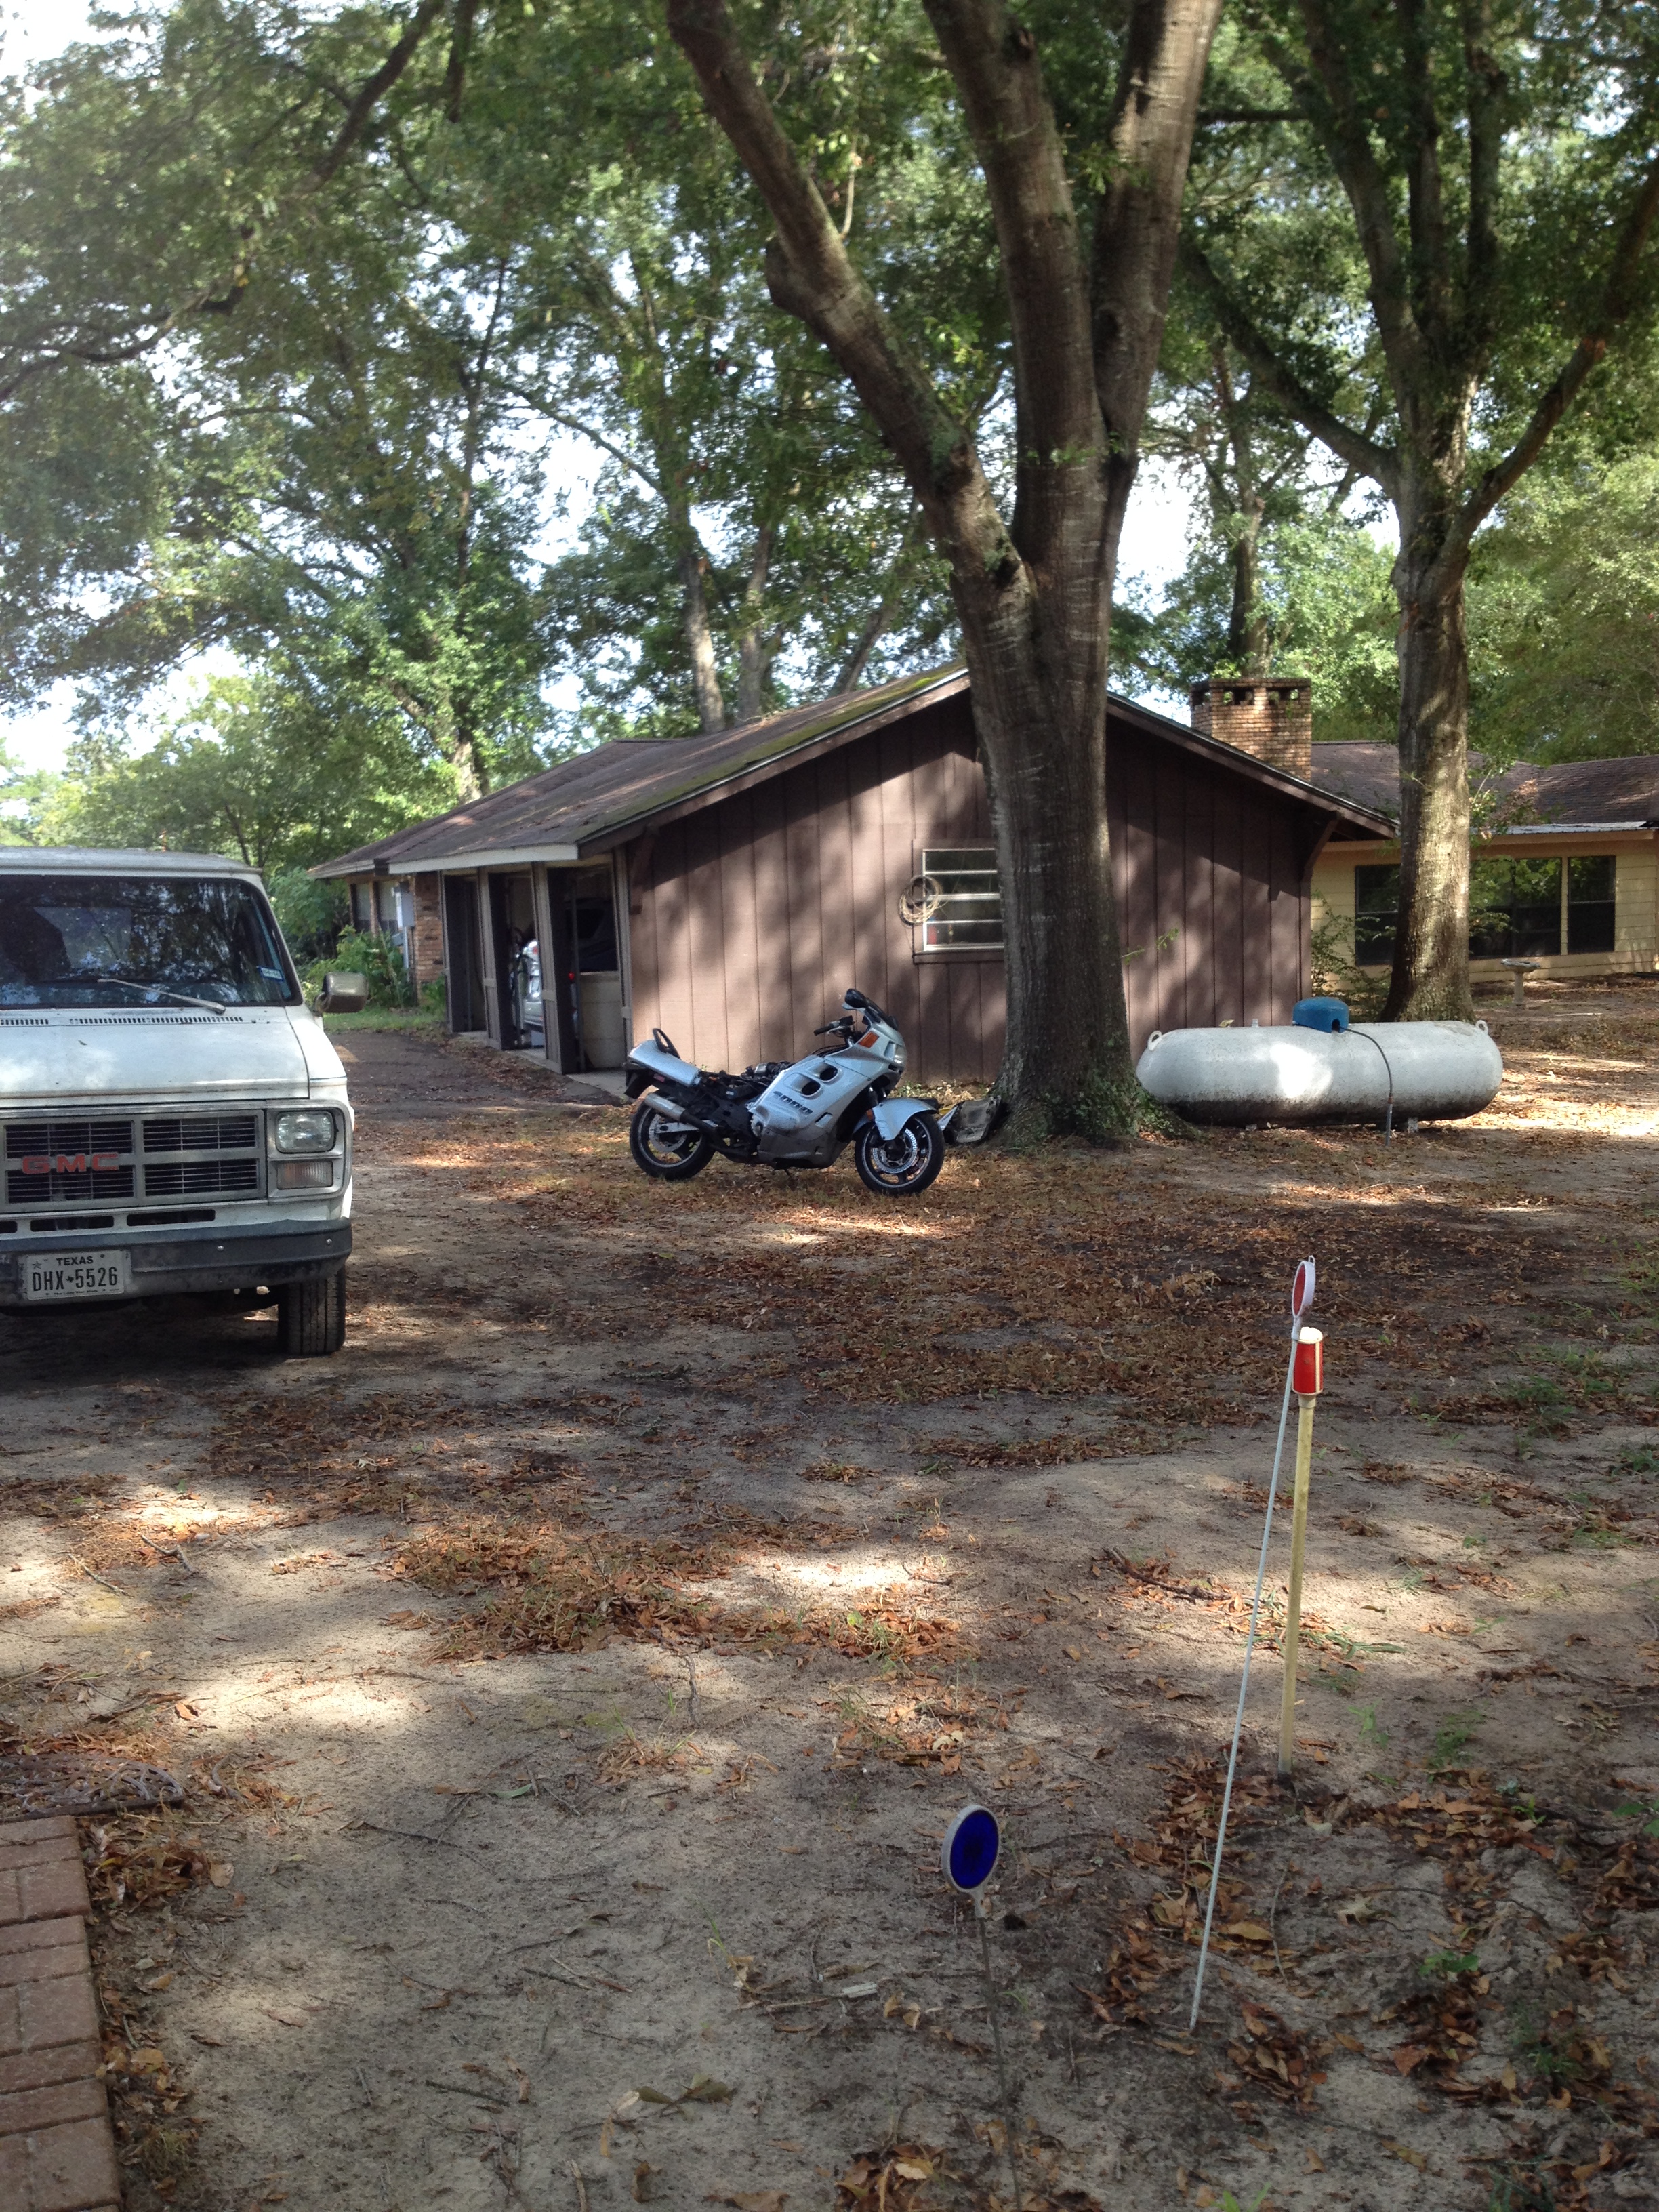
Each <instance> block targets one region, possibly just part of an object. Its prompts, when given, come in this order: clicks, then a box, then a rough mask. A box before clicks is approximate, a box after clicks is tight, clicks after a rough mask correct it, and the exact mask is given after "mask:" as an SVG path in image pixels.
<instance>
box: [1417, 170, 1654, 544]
mask: <svg viewBox="0 0 1659 2212" xmlns="http://www.w3.org/2000/svg"><path fill="white" fill-rule="evenodd" d="M1656 216H1659V157H1656V159H1655V160H1654V161H1653V163H1652V165H1651V167H1650V168H1649V170H1648V173H1647V175H1646V177H1645V178H1644V179H1643V183H1642V189H1641V191H1639V192H1638V194H1637V196H1636V201H1635V204H1634V205H1633V206H1632V209H1631V211H1630V216H1629V220H1628V221H1627V222H1626V225H1625V228H1624V231H1623V233H1622V234H1621V235H1620V240H1619V244H1618V246H1617V247H1616V248H1615V249H1614V252H1613V265H1612V267H1611V268H1610V269H1609V270H1608V271H1607V284H1606V287H1605V289H1603V291H1602V295H1601V310H1600V312H1599V313H1598V314H1597V315H1596V317H1595V321H1594V322H1593V323H1592V324H1591V325H1590V327H1589V330H1588V331H1585V333H1584V335H1583V337H1581V338H1580V339H1579V341H1578V343H1577V345H1576V346H1575V347H1574V348H1573V349H1572V351H1571V354H1569V355H1568V356H1567V358H1566V360H1565V362H1563V364H1562V366H1561V368H1560V369H1559V372H1558V373H1557V374H1556V375H1555V376H1554V378H1553V380H1551V382H1550V384H1549V385H1548V386H1547V388H1546V390H1545V392H1544V393H1543V395H1542V397H1541V398H1540V400H1539V402H1538V404H1537V406H1536V407H1534V410H1533V413H1532V420H1531V421H1530V422H1528V425H1527V427H1526V428H1525V429H1524V430H1523V431H1522V434H1521V435H1520V437H1519V438H1517V439H1516V442H1515V444H1514V445H1513V446H1512V447H1510V450H1509V452H1508V453H1506V454H1505V455H1504V459H1502V460H1501V461H1499V462H1498V465H1496V467H1494V468H1490V469H1488V470H1487V471H1486V475H1485V476H1484V477H1481V479H1480V483H1478V484H1477V485H1476V486H1475V488H1474V490H1473V491H1472V492H1471V493H1470V495H1469V496H1468V499H1467V500H1466V501H1464V503H1463V509H1462V513H1461V514H1460V515H1459V517H1458V523H1459V535H1460V538H1461V540H1462V544H1464V545H1467V544H1468V542H1469V540H1470V538H1473V537H1474V533H1475V532H1476V531H1477V530H1478V529H1479V528H1480V525H1481V524H1482V523H1483V522H1484V521H1485V520H1486V517H1487V516H1488V515H1489V514H1490V513H1492V509H1493V507H1496V506H1497V504H1498V501H1499V500H1500V499H1502V498H1503V497H1504V495H1505V493H1506V492H1509V491H1510V490H1512V489H1514V487H1515V486H1516V484H1517V483H1519V482H1520V481H1521V478H1522V477H1523V476H1525V474H1526V472H1527V471H1528V469H1529V468H1530V467H1531V466H1532V465H1533V463H1534V461H1535V460H1536V459H1538V456H1539V455H1540V453H1542V452H1543V450H1544V447H1545V444H1546V443H1547V440H1548V438H1549V435H1550V433H1551V431H1552V430H1553V429H1554V428H1555V426H1556V424H1557V423H1558V422H1559V421H1560V420H1561V417H1562V416H1564V415H1565V413H1566V411H1567V410H1568V408H1569V407H1571V404H1572V403H1573V401H1574V400H1575V399H1576V398H1577V396H1578V392H1579V391H1580V389H1581V387H1582V386H1583V384H1584V382H1585V380H1586V379H1587V378H1588V377H1589V374H1590V372H1591V370H1592V369H1594V368H1596V367H1598V366H1599V364H1600V363H1601V361H1602V359H1603V357H1604V356H1605V355H1606V353H1607V347H1608V346H1609V344H1610V343H1612V341H1613V338H1614V337H1616V335H1617V334H1618V331H1619V329H1620V325H1622V324H1623V323H1624V322H1625V321H1626V319H1628V317H1629V316H1630V314H1631V313H1632V309H1633V308H1634V307H1635V305H1636V297H1635V293H1636V278H1637V273H1638V270H1639V268H1640V266H1641V261H1642V255H1643V253H1644V250H1645V248H1646V246H1647V242H1648V239H1649V236H1650V234H1651V232H1652V229H1653V226H1654V221H1655V218H1656Z"/></svg>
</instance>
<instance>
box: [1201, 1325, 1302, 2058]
mask: <svg viewBox="0 0 1659 2212" xmlns="http://www.w3.org/2000/svg"><path fill="white" fill-rule="evenodd" d="M1300 1327H1301V1317H1300V1316H1297V1319H1296V1320H1295V1321H1293V1322H1291V1356H1290V1358H1289V1359H1288V1360H1287V1361H1286V1362H1285V1396H1284V1399H1283V1401H1282V1402H1281V1404H1280V1406H1279V1441H1278V1443H1276V1444H1275V1445H1274V1446H1273V1480H1272V1481H1271V1482H1270V1483H1269V1484H1268V1486H1267V1517H1266V1519H1265V1521H1264V1522H1263V1524H1262V1529H1261V1558H1260V1559H1258V1560H1257V1561H1256V1569H1255V1598H1254V1600H1253V1601H1252V1602H1251V1605H1250V1626H1249V1634H1248V1635H1247V1636H1246V1637H1245V1638H1244V1673H1243V1677H1242V1679H1241V1680H1240V1682H1239V1685H1238V1711H1237V1713H1236V1714H1235V1715H1234V1716H1233V1747H1232V1750H1231V1753H1229V1755H1228V1759H1227V1786H1226V1788H1225V1790H1223V1791H1222V1793H1221V1819H1220V1820H1219V1821H1218V1824H1217V1826H1216V1836H1215V1851H1214V1854H1213V1856H1212V1861H1211V1865H1210V1895H1209V1901H1208V1903H1207V1904H1206V1905H1205V1908H1204V1935H1203V1939H1202V1941H1201V1942H1200V1944H1199V1947H1198V1979H1197V1981H1196V1982H1195V1983H1194V1985H1193V2010H1192V2017H1191V2018H1190V2019H1189V2020H1188V2022H1187V2027H1188V2032H1189V2033H1190V2031H1191V2030H1192V2029H1194V2028H1195V2027H1197V2026H1198V2008H1199V2006H1200V2004H1201V2003H1202V2002H1203V1998H1204V1968H1205V1966H1206V1963H1207V1961H1208V1959H1209V1955H1210V1927H1211V1923H1212V1922H1213V1920H1214V1918H1215V1900H1216V1894H1217V1893H1218V1890H1219V1889H1220V1887H1221V1853H1222V1850H1223V1848H1224V1846H1225V1844H1226V1841H1227V1815H1228V1814H1229V1812H1230V1811H1231V1808H1232V1802H1233V1777H1234V1775H1235V1774H1236V1773H1237V1771H1238V1740H1239V1737H1240V1735H1242V1734H1243V1729H1244V1700H1245V1698H1246V1697H1247V1696H1248V1695H1249V1687H1250V1655H1251V1653H1252V1652H1253V1651H1254V1650H1255V1629H1256V1623H1257V1621H1258V1620H1260V1619H1261V1585H1262V1583H1263V1581H1264V1580H1265V1579H1266V1577H1267V1545H1268V1541H1269V1540H1270V1538H1271V1537H1272V1535H1273V1503H1274V1500H1275V1499H1276V1498H1278V1496H1279V1467H1280V1465H1281V1464H1282V1462H1283V1461H1284V1457H1285V1428H1286V1426H1287V1425H1288V1424H1289V1421H1290V1417H1291V1376H1292V1375H1293V1374H1294V1373H1295V1371H1296V1340H1297V1331H1298V1329H1299V1328H1300Z"/></svg>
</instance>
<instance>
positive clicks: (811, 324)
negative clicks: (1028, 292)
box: [668, 0, 1020, 589]
mask: <svg viewBox="0 0 1659 2212" xmlns="http://www.w3.org/2000/svg"><path fill="white" fill-rule="evenodd" d="M668 28H669V32H670V34H671V37H672V38H673V40H674V41H675V43H676V45H677V46H678V47H679V49H680V51H681V52H682V53H684V56H685V58H686V59H687V61H688V62H690V64H691V68H692V70H693V72H694V74H695V75H696V79H697V82H698V84H699V86H700V88H701V89H702V96H703V101H704V104H705V106H707V107H708V111H709V112H710V114H711V115H712V116H713V117H714V120H715V121H716V122H717V123H718V124H719V125H720V128H721V129H722V130H723V131H725V133H726V137H728V138H729V139H730V140H731V142H732V146H733V148H734V149H736V151H737V154H738V159H739V160H740V161H742V162H743V165H744V167H745V168H746V169H747V170H748V172H749V174H750V177H751V178H752V179H754V182H755V185H756V186H757V189H758V191H759V192H760V194H761V197H763V199H764V201H765V202H766V204H767V207H768V210H769V211H770V214H771V216H772V219H773V222H775V224H776V226H777V232H776V235H775V238H774V240H772V242H771V244H770V245H769V246H768V248H767V256H766V276H767V284H768V289H769V290H770V292H771V295H772V298H773V300H774V301H775V303H776V305H777V306H778V307H781V309H782V310H783V311H784V313H786V314H791V315H793V316H794V317H795V318H796V319H798V320H799V321H800V322H802V323H804V324H805V325H806V327H807V328H808V329H809V330H810V331H811V332H812V333H813V335H814V337H817V338H818V339H819V340H820V341H821V343H823V345H825V346H826V347H827V348H828V349H829V352H830V353H831V354H832V355H833V356H834V357H835V359H836V362H839V364H840V365H841V367H842V369H843V370H844V371H845V372H846V374H847V375H848V377H849V378H850V379H851V380H852V382H853V385H854V388H855V389H856V391H857V392H858V394H859V397H860V399H861V400H862V401H863V402H864V404H865V405H866V407H867V408H868V409H869V410H870V412H871V414H872V416H873V417H874V418H875V421H876V422H877V425H878V428H880V429H881V431H882V432H883V434H884V436H885V437H886V440H887V441H888V443H889V445H890V447H892V449H893V453H894V454H895V456H896V459H897V460H898V463H899V465H900V466H901V467H902V469H903V471H904V472H905V475H906V476H907V477H908V479H909V482H910V486H911V489H912V490H913V491H914V492H915V495H916V497H917V498H918V499H919V500H920V501H921V505H922V507H923V510H924V512H925V513H927V519H928V521H929V523H930V525H931V526H932V527H933V531H934V532H935V533H936V535H937V536H938V537H939V540H940V542H941V544H943V545H944V546H945V549H946V550H947V551H948V552H949V553H950V554H951V556H952V557H953V559H954V560H955V562H956V563H957V567H958V568H959V569H960V570H963V571H964V572H967V571H970V570H971V571H975V572H976V573H977V574H978V575H979V576H980V577H981V579H982V578H986V577H988V578H989V580H991V581H992V583H993V584H994V586H998V587H1000V588H1005V589H1006V587H1007V586H1010V585H1012V583H1013V582H1014V581H1015V580H1016V579H1017V578H1018V575H1019V574H1020V562H1019V560H1018V556H1017V554H1016V552H1015V550H1014V547H1013V544H1012V541H1011V540H1010V538H1009V536H1008V532H1007V530H1006V527H1005V526H1004V524H1003V521H1002V518H1001V517H1000V515H999V514H998V513H997V510H996V502H995V501H994V499H993V498H992V496H991V491H990V487H989V485H988V484H987V483H986V481H985V476H984V472H983V471H982V469H981V466H980V461H979V456H978V454H977V453H976V452H975V448H974V442H973V440H972V438H971V437H970V436H969V434H968V432H967V431H966V430H965V429H964V428H963V425H962V424H961V423H960V422H957V420H956V419H955V418H954V416H952V415H951V412H950V410H948V409H947V408H946V407H945V404H944V403H943V401H942V400H941V399H940V398H939V394H938V392H936V391H935V390H934V388H933V383H932V381H931V380H930V379H929V378H928V376H927V372H926V370H925V369H924V368H922V367H921V364H920V363H919V362H915V361H914V360H913V359H911V357H910V356H909V355H908V352H907V351H906V349H904V347H903V345H902V342H901V341H900V339H899V337H898V334H897V333H896V331H894V329H893V327H892V325H890V322H889V321H888V319H887V317H886V316H885V314H884V313H883V312H882V309H881V307H880V305H879V303H878V301H877V299H876V297H875V295H874V294H873V293H872V291H871V289H870V287H869V286H868V284H866V282H865V281H864V278H863V277H862V276H860V273H859V271H858V270H857V268H856V267H855V266H854V263H853V260H852V258H851V256H850V255H849V254H848V250H847V246H846V243H845V241H844V240H842V237H841V235H840V234H839V233H838V232H837V230H836V226H835V224H834V223H833V222H831V221H830V220H829V210H828V209H827V208H826V207H825V206H824V204H823V200H822V198H821V197H819V194H818V191H817V186H816V185H814V184H813V182H812V180H811V177H810V176H809V175H808V174H807V173H806V170H805V167H804V166H803V164H802V162H801V160H800V157H799V155H798V154H797V153H796V151H795V149H794V148H793V146H792V145H791V144H790V143H789V141H788V139H787V137H785V136H784V134H783V131H781V128H780V127H779V125H778V120H777V118H776V116H775V115H774V113H773V112H772V109H771V107H770V106H769V103H768V100H767V99H766V95H765V94H764V93H763V92H762V90H761V88H760V86H759V84H758V83H757V82H756V78H755V73H754V70H752V69H751V68H750V63H749V58H748V56H747V54H746V53H745V52H744V49H743V47H742V46H741V44H740V43H739V41H738V35H737V33H736V30H735V29H734V27H733V26H732V19H731V16H730V15H729V14H728V13H727V11H726V6H725V4H724V0H668Z"/></svg>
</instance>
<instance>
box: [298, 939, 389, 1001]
mask: <svg viewBox="0 0 1659 2212" xmlns="http://www.w3.org/2000/svg"><path fill="white" fill-rule="evenodd" d="M352 974H356V975H366V976H367V977H368V1003H369V1005H370V1006H413V1005H414V1004H415V994H414V992H413V991H412V990H411V989H410V981H409V970H408V969H407V968H406V967H405V966H404V956H403V953H402V952H401V951H400V950H399V949H398V946H397V945H396V944H394V943H393V941H392V939H391V938H389V937H372V936H369V935H368V934H367V933H365V932H363V931H362V930H359V929H343V930H342V931H341V932H340V938H339V942H338V943H337V945H336V946H335V948H334V950H333V951H332V952H331V954H330V955H329V957H327V958H326V959H323V960H313V962H312V963H311V965H310V966H309V967H308V968H307V969H306V971H305V974H304V975H303V976H302V977H301V981H303V983H304V984H305V987H306V996H307V999H314V998H315V997H316V995H317V994H318V992H319V991H320V990H321V989H322V987H323V978H324V977H325V975H352Z"/></svg>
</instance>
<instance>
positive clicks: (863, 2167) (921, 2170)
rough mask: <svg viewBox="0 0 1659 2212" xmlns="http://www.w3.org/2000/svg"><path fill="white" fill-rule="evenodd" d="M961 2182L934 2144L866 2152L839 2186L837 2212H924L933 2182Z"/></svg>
mask: <svg viewBox="0 0 1659 2212" xmlns="http://www.w3.org/2000/svg"><path fill="white" fill-rule="evenodd" d="M958 2178H959V2177H957V2176H956V2175H953V2174H951V2171H950V2169H949V2167H948V2166H946V2165H945V2153H944V2152H943V2151H942V2150H937V2149H935V2148H933V2146H932V2145H931V2144H927V2143H900V2144H899V2145H897V2146H896V2148H894V2149H892V2150H885V2151H882V2150H866V2151H862V2152H860V2154H859V2155H858V2157H857V2158H855V2159H854V2161H853V2163H852V2165H851V2166H848V2169H847V2171H846V2172H845V2173H844V2174H842V2177H841V2179H839V2180H838V2181H837V2182H836V2212H921V2208H923V2207H924V2206H926V2205H927V2203H928V2202H929V2198H928V2197H927V2194H925V2193H924V2192H926V2191H927V2185H928V2184H929V2183H930V2182H932V2181H938V2180H944V2179H952V2180H954V2179H958ZM933 2201H934V2202H937V2201H938V2200H937V2199H934V2200H933Z"/></svg>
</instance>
